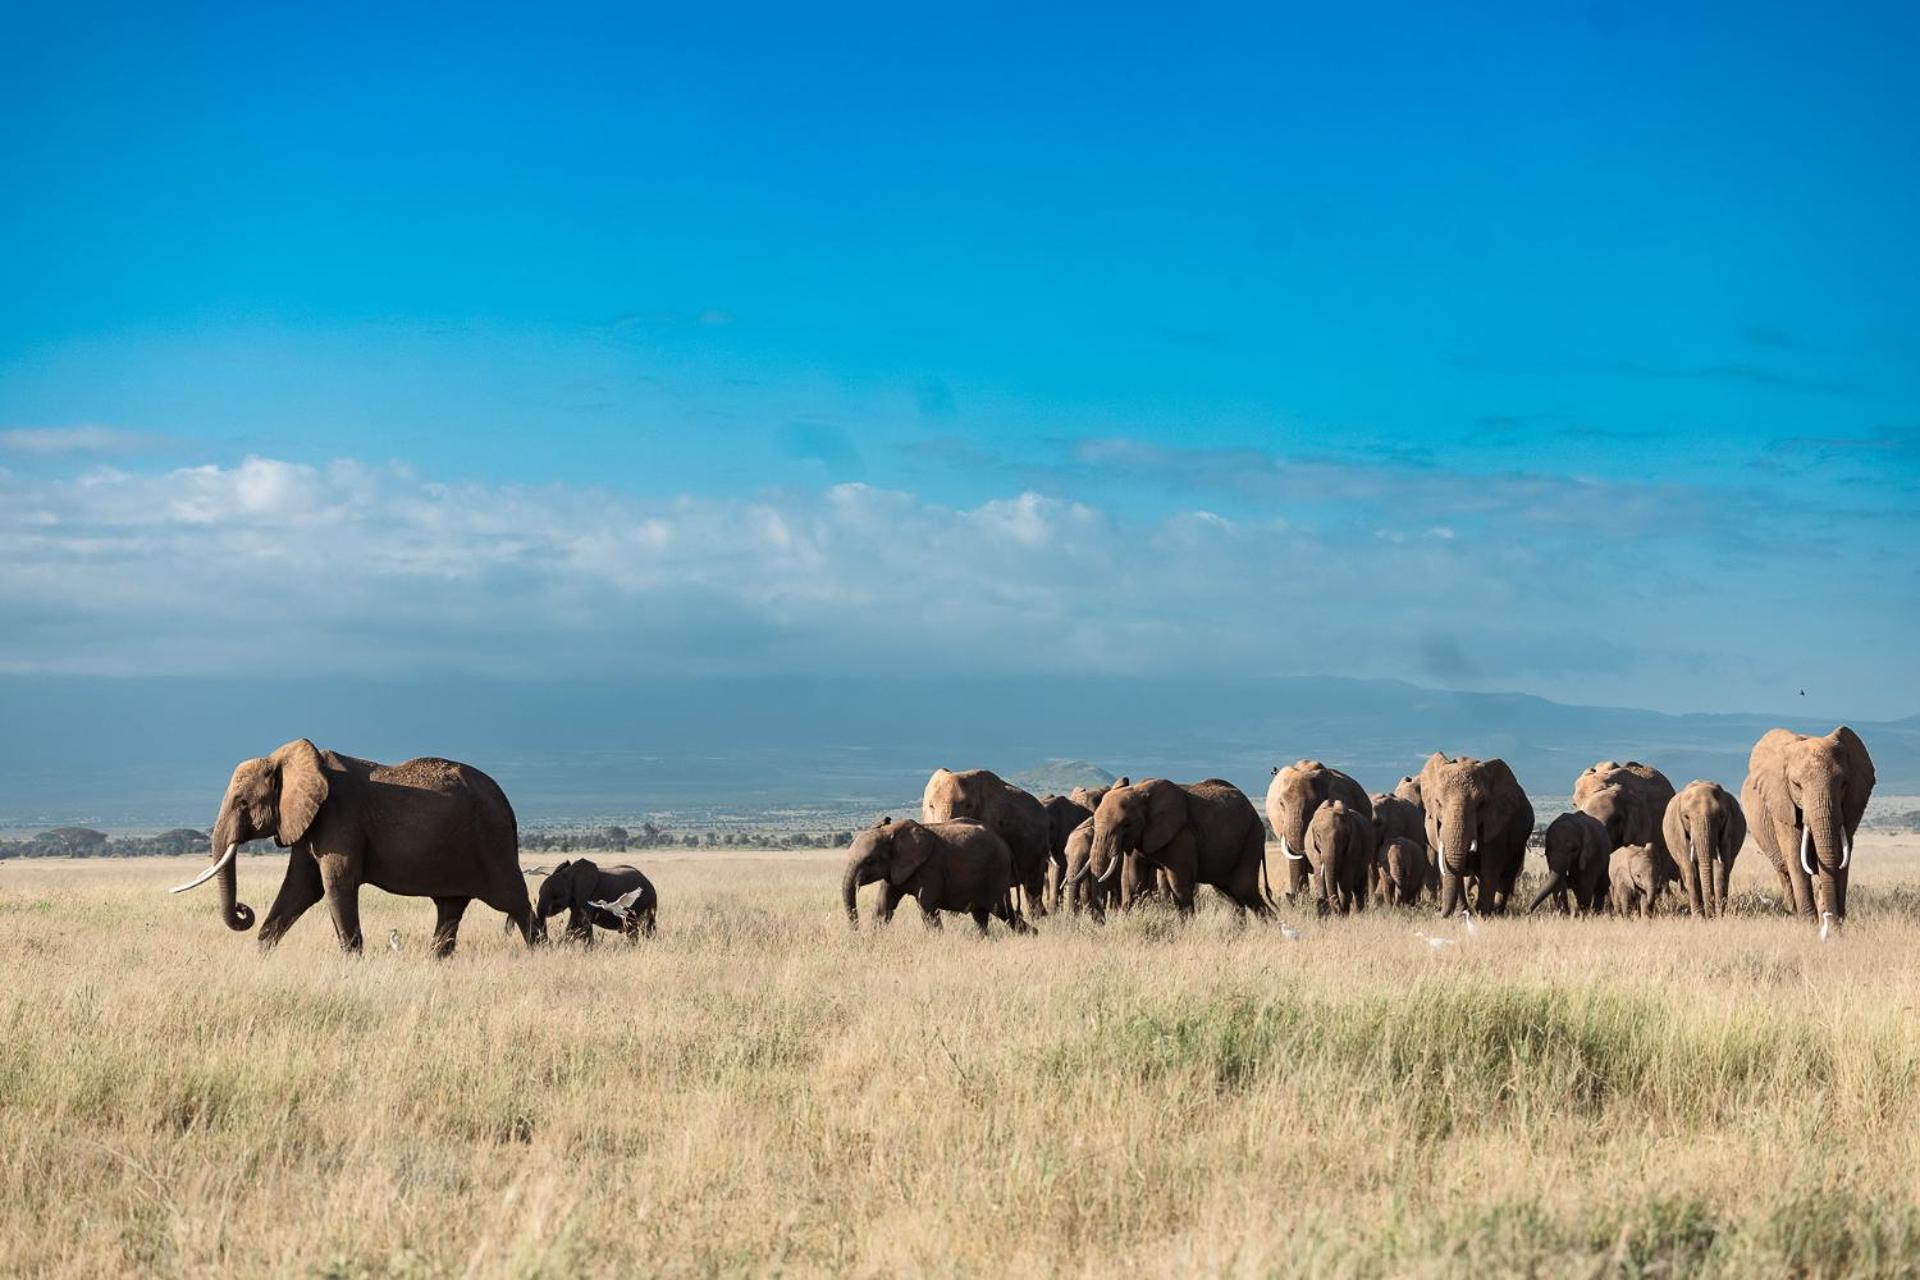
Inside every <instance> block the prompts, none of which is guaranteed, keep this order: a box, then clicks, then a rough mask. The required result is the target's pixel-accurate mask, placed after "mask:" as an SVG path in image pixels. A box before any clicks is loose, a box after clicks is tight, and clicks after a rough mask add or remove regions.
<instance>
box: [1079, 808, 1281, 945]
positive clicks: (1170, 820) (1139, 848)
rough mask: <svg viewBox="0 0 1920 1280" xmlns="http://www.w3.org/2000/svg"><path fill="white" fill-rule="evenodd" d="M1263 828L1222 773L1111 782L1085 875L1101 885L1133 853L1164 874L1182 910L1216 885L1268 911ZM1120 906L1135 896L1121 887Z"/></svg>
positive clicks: (1245, 905)
mask: <svg viewBox="0 0 1920 1280" xmlns="http://www.w3.org/2000/svg"><path fill="white" fill-rule="evenodd" d="M1266 848H1267V841H1266V830H1265V828H1263V827H1262V826H1261V824H1260V815H1259V814H1257V813H1255V812H1254V811H1253V805H1252V804H1251V803H1250V802H1249V801H1248V800H1247V797H1246V796H1245V795H1244V794H1243V793H1242V792H1241V790H1240V789H1239V788H1238V787H1236V786H1234V785H1233V784H1232V783H1230V782H1224V781H1222V780H1220V779H1219V778H1208V779H1207V780H1205V781H1204V782H1194V783H1185V784H1183V783H1177V782H1168V781H1167V780H1165V779H1164V778H1147V779H1144V780H1142V781H1140V782H1137V783H1134V784H1133V785H1132V786H1127V787H1114V788H1113V789H1112V790H1110V791H1108V792H1107V794H1106V795H1105V796H1103V797H1102V798H1101V800H1100V807H1099V808H1098V809H1096V810H1094V814H1093V848H1092V850H1091V852H1090V854H1089V856H1088V859H1087V869H1086V871H1085V872H1084V873H1083V875H1091V876H1093V877H1094V878H1095V879H1096V880H1097V881H1099V882H1102V883H1104V882H1105V881H1106V879H1108V878H1109V877H1111V876H1113V875H1115V874H1117V873H1118V872H1119V871H1120V870H1121V866H1122V864H1123V863H1129V864H1130V863H1131V862H1132V860H1133V859H1136V858H1138V859H1140V860H1141V862H1142V863H1143V864H1144V865H1146V866H1150V867H1152V868H1153V869H1154V870H1155V871H1156V872H1164V873H1165V875H1166V877H1167V892H1168V893H1169V894H1170V896H1171V897H1172V898H1173V903H1174V906H1175V908H1177V909H1178V910H1179V912H1180V913H1181V914H1182V915H1191V914H1192V912H1193V892H1194V889H1195V887H1196V886H1198V885H1203V884H1207V885H1212V886H1213V887H1214V888H1216V889H1218V890H1219V891H1220V892H1221V893H1223V894H1225V895H1226V896H1227V897H1228V898H1229V899H1230V900H1231V901H1232V902H1233V904H1234V906H1235V907H1236V908H1238V909H1239V910H1240V911H1243V912H1245V911H1252V912H1253V913H1254V914H1255V915H1259V916H1266V915H1268V914H1269V912H1270V907H1269V902H1268V898H1267V896H1266V894H1265V892H1264V891H1263V889H1262V886H1261V880H1262V878H1263V872H1264V871H1265V869H1266ZM1122 893H1123V897H1122V902H1123V905H1128V906H1130V905H1132V902H1133V900H1134V899H1133V897H1132V896H1131V893H1130V891H1129V890H1128V889H1127V887H1126V886H1124V885H1123V889H1122Z"/></svg>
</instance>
